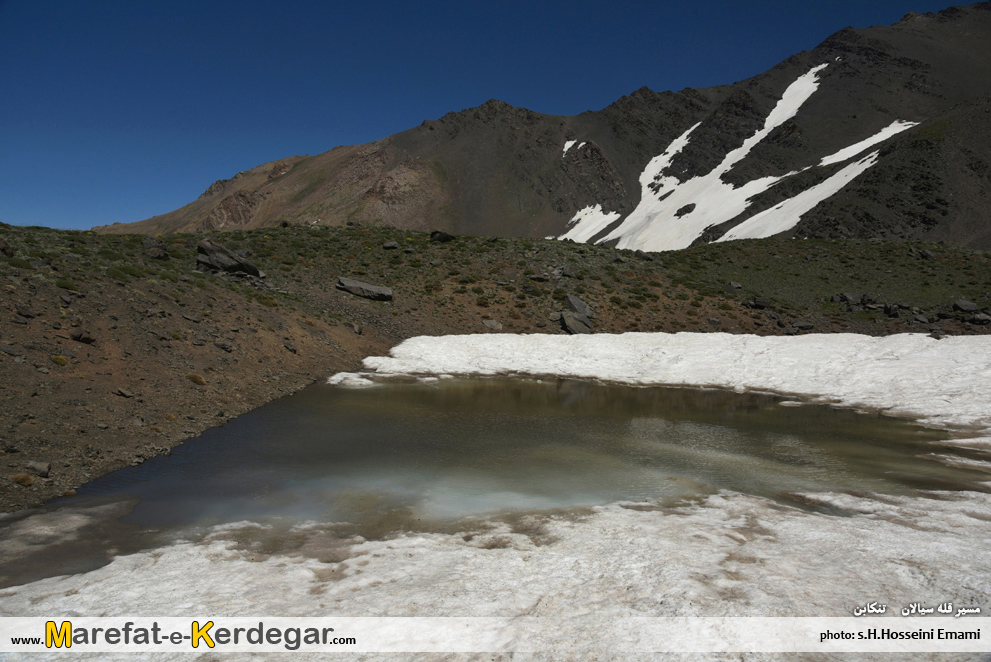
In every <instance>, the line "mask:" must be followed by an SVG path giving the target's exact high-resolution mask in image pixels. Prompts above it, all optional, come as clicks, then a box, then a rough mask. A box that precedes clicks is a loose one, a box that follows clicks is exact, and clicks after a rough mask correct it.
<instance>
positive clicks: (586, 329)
mask: <svg viewBox="0 0 991 662" xmlns="http://www.w3.org/2000/svg"><path fill="white" fill-rule="evenodd" d="M561 328H562V329H564V330H565V331H567V332H568V333H571V334H577V333H592V322H590V321H589V319H588V318H587V317H586V316H584V315H582V314H580V313H573V312H571V311H570V310H566V311H564V312H563V313H561Z"/></svg>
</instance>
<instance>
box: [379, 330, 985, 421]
mask: <svg viewBox="0 0 991 662" xmlns="http://www.w3.org/2000/svg"><path fill="white" fill-rule="evenodd" d="M389 354H390V355H389V356H387V357H382V356H379V357H369V358H367V359H365V362H364V363H365V367H366V368H368V369H371V370H373V371H374V373H375V374H378V375H400V374H403V375H405V374H414V375H418V374H433V373H438V372H443V373H448V374H458V375H502V374H519V375H559V376H563V377H575V378H585V379H602V380H607V381H614V382H621V383H626V384H635V385H649V384H669V385H697V386H718V387H723V388H731V389H738V390H762V391H768V390H769V391H776V392H779V393H792V394H799V395H805V396H810V397H815V398H818V399H825V400H831V401H835V402H837V403H841V404H843V405H845V406H851V407H869V408H872V409H882V410H886V411H888V412H889V413H892V414H898V415H902V416H912V417H921V418H922V419H924V420H925V421H926V422H927V423H929V424H947V425H968V426H973V425H976V426H980V427H987V428H991V389H988V388H987V384H988V383H991V336H953V337H948V338H944V339H943V340H935V339H933V338H930V337H929V336H926V335H922V334H900V335H893V336H885V337H879V338H875V337H872V336H862V335H856V334H809V335H804V336H795V337H782V336H754V335H744V334H728V333H676V334H667V333H624V334H622V335H609V334H593V335H576V336H553V335H546V334H535V335H514V334H485V335H465V336H441V337H426V336H425V337H419V338H411V339H409V340H407V341H405V342H403V343H401V344H400V345H397V346H396V347H394V348H393V349H392V351H391V352H390V353H389ZM937 394H938V395H939V397H937Z"/></svg>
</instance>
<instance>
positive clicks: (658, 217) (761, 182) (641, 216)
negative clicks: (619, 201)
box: [602, 64, 828, 251]
mask: <svg viewBox="0 0 991 662" xmlns="http://www.w3.org/2000/svg"><path fill="white" fill-rule="evenodd" d="M826 66H828V65H825V64H821V65H819V66H817V67H813V68H812V69H811V70H810V71H809V72H808V73H806V74H804V75H802V76H800V77H799V78H798V80H796V81H795V82H794V83H792V84H791V85H789V86H788V89H786V90H785V92H784V94H783V95H782V96H781V100H780V101H778V103H777V104H776V105H775V107H774V109H773V110H772V111H771V113H770V115H768V117H767V120H765V122H764V126H763V127H762V128H761V129H760V130H758V131H757V132H756V133H755V134H754V135H752V136H750V137H749V138H747V139H746V140H745V141H744V142H743V144H742V145H740V147H738V148H736V149H734V150H732V151H731V152H729V153H728V154H727V155H726V156H725V157H724V158H723V161H722V163H720V164H719V165H718V166H716V167H715V168H714V169H713V170H712V171H711V172H709V173H708V174H706V175H702V176H699V177H693V178H692V179H689V180H688V181H686V182H679V181H678V179H677V178H676V177H670V176H667V177H665V176H663V175H661V174H660V173H661V171H662V170H663V169H664V168H665V167H667V165H669V164H670V162H671V159H672V158H673V157H674V155H675V154H677V153H678V152H680V151H681V149H683V148H684V146H685V145H686V144H687V142H688V137H689V135H690V134H691V132H692V131H693V130H694V129H695V127H692V128H691V129H689V130H688V132H686V133H685V134H684V135H682V136H680V137H679V138H678V139H677V140H675V142H674V143H672V145H671V146H670V147H668V149H667V150H666V151H665V153H664V154H662V155H661V156H660V157H657V158H655V159H653V160H652V161H651V162H650V163H649V164H648V165H647V167H646V168H645V169H644V173H643V174H642V175H641V176H640V185H641V197H640V204H638V205H637V208H636V209H635V210H633V212H632V213H631V214H630V215H629V216H628V217H627V218H626V219H625V220H624V221H623V223H622V224H621V225H620V226H619V227H618V228H616V229H615V230H613V231H612V232H611V233H610V234H609V235H607V236H606V237H604V238H603V239H602V241H609V240H611V239H619V244H618V246H617V247H618V248H630V249H635V248H639V249H642V250H645V251H663V250H674V249H678V248H687V247H688V246H690V245H691V243H692V242H693V241H694V240H695V239H696V238H697V237H698V236H699V235H700V234H702V232H703V231H704V230H705V229H706V228H707V227H709V226H710V225H715V224H719V223H722V222H724V221H728V220H729V219H731V218H733V217H735V216H737V215H738V214H740V213H741V212H743V211H744V210H745V209H746V208H747V206H748V204H749V203H748V199H749V198H751V197H753V196H755V195H757V194H758V193H762V192H763V191H766V190H767V189H768V188H770V187H771V185H773V184H775V183H776V182H778V181H779V180H780V179H781V178H780V177H763V178H760V179H756V180H753V181H751V182H748V183H746V184H744V185H743V186H740V187H738V188H734V187H733V186H732V185H731V184H727V183H726V182H724V181H723V179H722V177H723V175H725V174H726V173H727V172H729V171H730V169H732V168H733V166H735V165H736V164H737V163H739V162H740V161H741V160H743V159H744V158H745V157H746V156H747V154H749V153H750V150H751V149H753V148H754V146H756V145H757V143H759V142H760V141H762V140H763V139H764V138H766V137H767V136H768V134H770V133H771V131H773V130H774V129H776V128H777V127H778V126H780V125H781V124H783V123H784V122H785V121H787V120H789V119H791V118H792V117H794V116H795V115H796V114H797V113H798V110H799V108H801V107H802V104H804V103H805V102H806V101H807V100H808V99H809V97H811V96H812V94H813V93H814V92H815V91H816V89H817V88H818V86H819V83H818V76H819V72H820V71H822V70H823V69H824V68H826ZM696 126H698V125H696ZM665 155H668V156H666V157H665ZM665 196H667V197H665ZM662 198H663V199H662ZM689 204H694V205H695V209H694V210H693V211H692V212H691V213H688V214H686V215H684V216H682V217H680V218H679V217H677V216H675V213H676V212H677V211H678V210H679V209H681V208H682V207H684V206H686V205H689Z"/></svg>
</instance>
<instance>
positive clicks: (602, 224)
mask: <svg viewBox="0 0 991 662" xmlns="http://www.w3.org/2000/svg"><path fill="white" fill-rule="evenodd" d="M620 216H621V214H620V213H619V212H618V211H614V212H606V211H603V210H602V205H595V206H592V207H585V208H584V209H582V210H579V212H578V213H577V214H575V216H574V218H572V219H571V220H570V221H568V227H569V229H568V231H567V232H565V233H564V234H562V235H561V236H560V237H558V239H571V240H572V241H577V242H579V243H582V244H584V243H586V242H587V241H589V240H590V239H591V238H592V237H594V236H595V235H597V234H599V233H600V232H602V231H603V230H605V229H606V228H607V227H609V224H610V223H615V222H616V221H618V220H619V217H620ZM548 238H549V239H553V238H554V237H548Z"/></svg>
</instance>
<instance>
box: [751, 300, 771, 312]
mask: <svg viewBox="0 0 991 662" xmlns="http://www.w3.org/2000/svg"><path fill="white" fill-rule="evenodd" d="M770 307H771V300H770V299H768V298H767V297H754V308H756V309H758V310H763V309H764V308H770Z"/></svg>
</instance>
